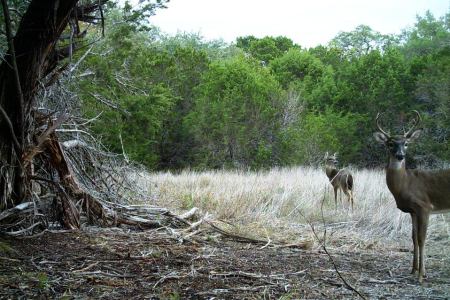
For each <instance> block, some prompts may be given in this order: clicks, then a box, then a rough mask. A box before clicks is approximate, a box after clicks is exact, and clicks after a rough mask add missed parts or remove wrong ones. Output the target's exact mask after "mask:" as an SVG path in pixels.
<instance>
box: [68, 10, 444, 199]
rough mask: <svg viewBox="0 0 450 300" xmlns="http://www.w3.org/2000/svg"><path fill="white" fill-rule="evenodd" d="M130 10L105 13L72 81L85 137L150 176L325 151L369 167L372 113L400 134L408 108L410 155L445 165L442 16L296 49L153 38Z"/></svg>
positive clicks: (379, 156)
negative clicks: (419, 126) (414, 118)
mask: <svg viewBox="0 0 450 300" xmlns="http://www.w3.org/2000/svg"><path fill="white" fill-rule="evenodd" d="M163 2H165V1H162V2H156V3H160V5H161V6H162V5H163V4H164V3H163ZM147 8H149V7H148V6H147ZM142 9H143V11H141V12H139V9H138V10H136V9H135V8H132V7H131V6H129V5H128V6H127V5H125V7H124V9H123V10H117V9H111V10H109V11H108V18H107V20H108V23H107V33H108V34H107V36H106V38H105V39H103V40H102V41H101V42H100V43H98V44H96V45H95V46H94V48H93V49H92V51H91V53H90V54H89V55H88V56H87V57H86V59H85V60H84V61H83V62H82V64H81V67H80V70H79V71H80V73H79V76H78V78H79V81H78V82H77V83H76V84H75V83H74V86H73V88H74V89H77V90H78V95H79V96H80V98H81V99H82V100H83V107H82V110H83V113H84V114H85V116H86V117H89V118H92V117H94V116H97V115H99V114H100V113H101V115H100V117H99V118H98V120H97V121H96V122H95V123H94V124H93V130H94V132H95V133H96V134H98V135H100V136H101V137H102V141H103V143H104V144H106V145H107V146H109V147H110V149H112V150H113V151H115V152H118V153H121V152H122V144H123V148H124V150H125V152H126V153H127V154H128V155H129V156H130V158H131V159H133V160H137V161H139V162H142V163H144V164H145V165H147V166H148V167H151V168H154V169H182V168H223V167H226V168H229V167H231V168H233V167H237V168H266V167H271V166H278V165H294V164H312V163H314V164H315V163H320V162H321V160H322V157H323V154H324V152H327V151H328V152H339V154H340V155H339V156H340V161H341V162H342V163H343V164H348V163H351V164H356V165H360V166H364V165H379V164H383V163H384V161H385V155H384V151H383V150H382V149H380V148H379V147H378V145H377V144H375V143H374V141H373V140H372V133H373V131H374V118H375V116H376V114H377V113H378V112H385V113H386V114H385V115H386V116H387V118H386V119H387V120H385V121H386V127H388V128H390V129H391V130H392V131H400V130H401V129H402V124H403V125H404V124H405V121H406V120H407V116H408V112H409V111H410V110H412V109H417V110H419V111H421V113H422V116H423V118H424V127H425V129H426V130H425V134H424V135H423V136H422V138H421V139H422V141H421V142H420V143H418V145H417V146H416V147H414V149H411V150H410V152H411V154H412V155H411V158H414V159H416V161H417V163H430V164H437V163H442V162H445V161H448V160H450V150H449V147H448V145H449V143H448V140H449V138H450V137H449V130H448V128H450V123H449V118H448V115H449V113H450V112H449V109H450V103H449V101H450V100H449V99H450V91H449V86H450V81H449V80H450V79H449V78H450V76H449V74H450V50H449V49H450V48H449V46H448V40H449V39H450V27H449V22H448V20H449V14H447V15H446V16H445V18H441V19H439V20H436V19H435V18H434V17H433V16H432V15H431V14H430V13H427V14H426V15H425V16H424V17H418V21H417V23H416V24H415V26H414V27H413V28H411V29H409V30H408V31H405V32H404V33H403V34H402V35H401V36H385V35H381V34H380V33H378V32H375V31H373V30H372V29H371V28H370V27H368V26H363V25H361V26H358V27H357V28H356V29H355V30H354V31H351V32H346V33H340V34H339V35H337V36H336V37H335V38H334V39H333V40H332V41H331V42H330V44H328V45H326V46H317V47H315V48H312V49H309V50H307V51H306V50H302V49H301V48H300V46H298V45H295V44H294V43H293V42H292V40H290V39H288V38H286V37H264V38H261V39H260V38H256V37H254V36H246V37H240V38H238V39H237V41H236V45H228V44H226V43H224V42H223V41H204V40H203V39H202V38H201V36H199V35H198V34H189V33H187V34H186V33H185V34H177V35H175V36H168V35H164V34H161V33H160V32H159V30H158V29H157V28H153V27H151V26H150V24H148V23H146V22H143V21H142V19H141V17H142V16H143V15H144V14H145V12H144V11H145V8H142ZM150 11H152V10H150ZM400 41H401V42H400ZM79 55H81V53H80V54H79ZM111 124H114V126H111ZM121 142H122V143H121ZM187 205H189V203H187Z"/></svg>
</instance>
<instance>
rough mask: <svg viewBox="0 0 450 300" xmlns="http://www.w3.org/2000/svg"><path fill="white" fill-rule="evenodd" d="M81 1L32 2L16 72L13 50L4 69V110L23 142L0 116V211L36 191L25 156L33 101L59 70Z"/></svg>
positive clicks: (21, 31)
mask: <svg viewBox="0 0 450 300" xmlns="http://www.w3.org/2000/svg"><path fill="white" fill-rule="evenodd" d="M77 2H78V0H64V1H60V0H32V1H31V3H30V5H29V7H28V9H27V11H26V13H25V15H24V16H23V18H22V20H21V22H20V24H19V27H18V30H17V33H16V35H15V37H14V40H13V43H14V49H15V57H16V62H17V70H14V68H13V67H12V66H14V64H13V61H12V55H11V54H12V51H11V49H9V50H8V52H7V55H6V56H5V61H4V62H3V63H2V64H1V65H0V106H1V108H2V109H3V110H4V112H5V113H6V115H7V116H8V118H9V120H10V124H11V125H12V129H13V131H14V134H15V137H16V138H17V141H18V142H19V149H17V147H14V143H13V140H14V139H13V137H12V135H11V130H10V128H9V127H10V126H8V123H9V122H8V120H7V119H6V118H5V116H0V211H1V210H2V209H5V208H8V207H11V206H13V205H16V204H19V203H20V202H22V201H23V200H24V199H25V198H26V197H27V196H28V194H29V191H30V189H31V187H30V180H29V179H28V175H29V174H27V173H28V170H26V169H25V167H24V162H23V155H25V153H26V151H27V148H29V147H32V145H33V132H32V131H33V130H32V126H33V116H32V107H33V103H34V102H33V101H34V98H35V96H36V93H37V91H38V87H39V83H40V81H41V80H43V79H44V78H45V76H47V75H48V74H49V73H50V72H51V71H52V70H53V69H54V68H55V66H56V61H57V59H56V58H57V55H56V53H57V51H56V44H57V42H58V39H59V37H60V36H61V33H62V32H63V31H64V29H65V28H66V26H67V24H68V21H69V16H70V13H71V12H72V10H73V9H74V8H75V6H76V4H77ZM16 74H18V79H19V82H20V89H21V92H22V94H23V98H22V97H20V95H19V93H18V89H17V85H16V83H17V80H16V78H17V77H16ZM17 152H20V153H17Z"/></svg>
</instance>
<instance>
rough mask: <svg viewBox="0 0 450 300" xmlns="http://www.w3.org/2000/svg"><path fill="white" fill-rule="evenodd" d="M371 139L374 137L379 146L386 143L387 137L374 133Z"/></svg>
mask: <svg viewBox="0 0 450 300" xmlns="http://www.w3.org/2000/svg"><path fill="white" fill-rule="evenodd" d="M373 137H374V138H375V140H376V141H377V142H378V143H380V144H385V143H386V141H387V140H388V137H387V136H386V135H385V134H384V133H382V132H379V131H377V132H375V133H374V134H373Z"/></svg>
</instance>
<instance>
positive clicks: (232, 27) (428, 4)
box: [150, 0, 450, 48]
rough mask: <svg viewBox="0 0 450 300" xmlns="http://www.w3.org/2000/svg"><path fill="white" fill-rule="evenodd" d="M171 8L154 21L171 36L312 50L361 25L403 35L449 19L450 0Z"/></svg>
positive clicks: (175, 2) (302, 0) (222, 2)
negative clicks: (254, 40) (281, 42)
mask: <svg viewBox="0 0 450 300" xmlns="http://www.w3.org/2000/svg"><path fill="white" fill-rule="evenodd" d="M167 6H168V8H166V9H161V10H157V11H156V15H155V16H152V17H151V18H150V22H151V23H152V24H154V25H156V26H158V27H159V28H161V30H162V31H163V32H165V33H168V34H176V33H177V32H190V33H199V34H200V35H201V36H203V37H204V38H205V39H206V40H215V39H222V40H224V41H225V42H228V43H231V42H234V41H235V40H236V37H239V36H247V35H254V36H256V37H258V38H262V37H264V36H285V37H288V38H290V39H292V40H293V41H294V42H295V43H297V44H299V45H301V46H302V47H306V48H309V47H314V46H317V45H319V44H322V45H325V44H327V43H328V42H329V41H330V40H331V39H332V38H333V37H335V36H336V35H337V34H338V33H339V32H341V31H344V32H345V31H352V30H354V29H355V28H356V26H358V25H361V24H364V25H368V26H370V27H371V28H372V29H373V30H375V31H378V32H381V33H383V34H398V33H400V32H401V30H402V29H406V28H408V27H411V26H413V25H414V23H415V22H416V16H417V15H420V16H423V15H424V14H425V12H426V11H427V10H430V11H431V12H432V13H433V15H434V16H435V17H436V18H439V17H441V16H443V15H445V14H446V13H447V12H449V10H450V0H376V1H373V0H372V1H368V0H271V1H269V0H170V2H169V3H168V4H167Z"/></svg>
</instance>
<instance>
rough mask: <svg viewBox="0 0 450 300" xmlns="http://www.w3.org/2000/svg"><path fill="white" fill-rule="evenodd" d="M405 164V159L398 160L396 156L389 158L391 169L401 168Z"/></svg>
mask: <svg viewBox="0 0 450 300" xmlns="http://www.w3.org/2000/svg"><path fill="white" fill-rule="evenodd" d="M404 165H405V159H402V160H398V159H396V158H393V157H391V158H389V166H388V167H389V169H394V170H399V169H402V168H403V166H404Z"/></svg>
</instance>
